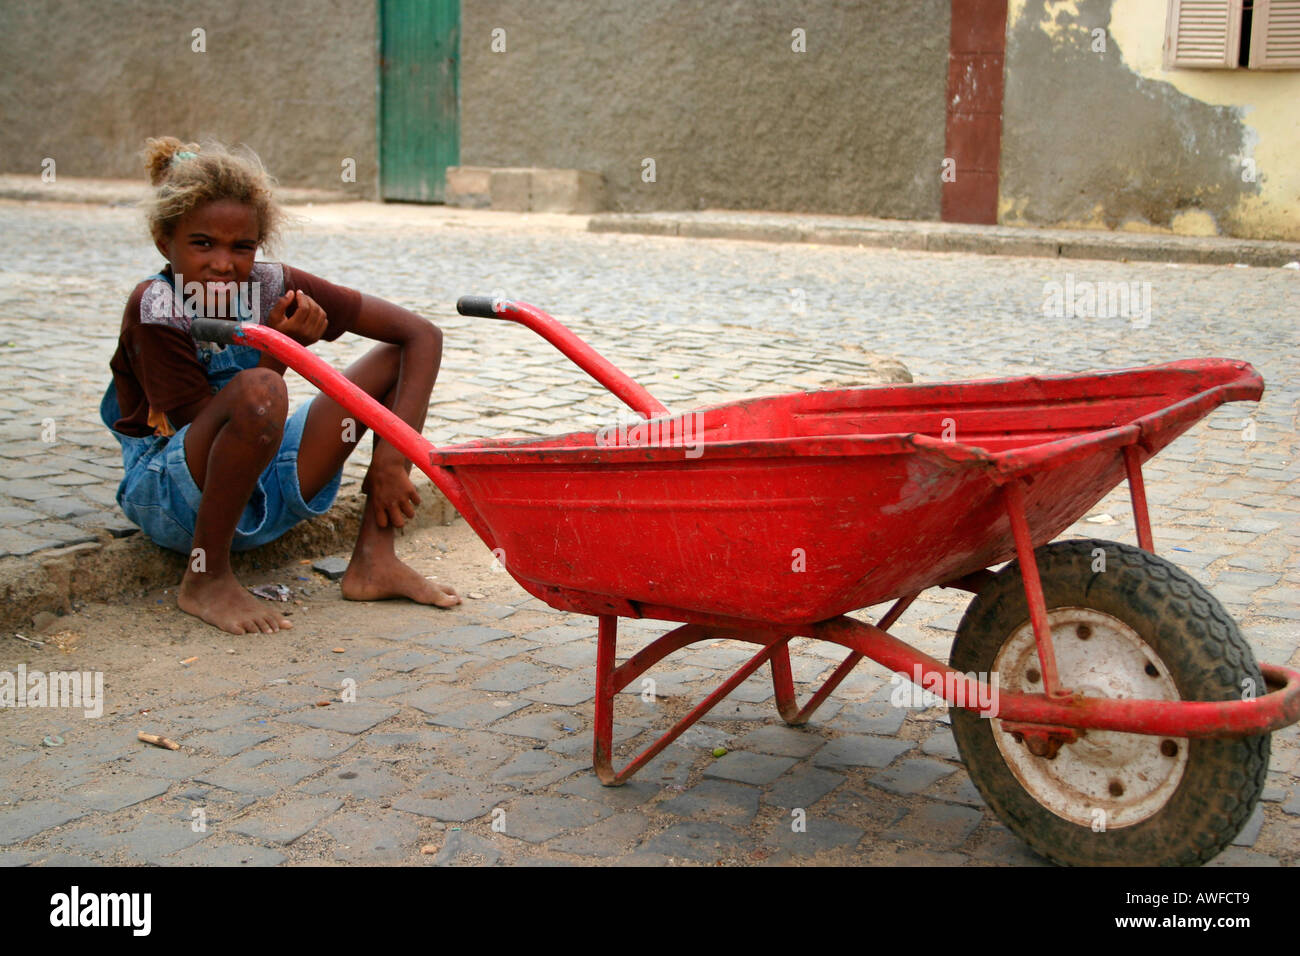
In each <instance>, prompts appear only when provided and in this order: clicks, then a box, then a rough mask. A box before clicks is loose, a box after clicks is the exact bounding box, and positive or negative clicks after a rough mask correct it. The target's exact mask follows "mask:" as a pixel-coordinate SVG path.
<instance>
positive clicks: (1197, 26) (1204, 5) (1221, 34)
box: [1165, 0, 1258, 70]
mask: <svg viewBox="0 0 1300 956" xmlns="http://www.w3.org/2000/svg"><path fill="white" fill-rule="evenodd" d="M1256 6H1257V7H1258V0H1257V3H1256ZM1256 17H1258V14H1256ZM1240 51H1241V0H1169V16H1168V19H1167V20H1166V28H1165V69H1167V70H1168V69H1171V68H1179V67H1181V68H1192V69H1202V70H1215V69H1218V70H1226V69H1232V68H1234V67H1236V66H1237V60H1238V57H1239V56H1240Z"/></svg>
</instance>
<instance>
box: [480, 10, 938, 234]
mask: <svg viewBox="0 0 1300 956" xmlns="http://www.w3.org/2000/svg"><path fill="white" fill-rule="evenodd" d="M461 24H462V31H461V37H462V39H461V57H462V70H461V162H462V163H464V164H466V165H484V166H549V167H565V168H582V169H591V170H595V171H596V172H599V173H602V174H603V175H604V177H605V181H606V190H607V201H608V203H609V206H610V208H613V209H618V210H650V209H697V208H707V207H722V208H731V209H783V210H803V211H815V212H835V213H858V214H870V215H876V216H885V217H894V218H922V219H937V218H938V217H939V190H940V178H939V177H940V172H941V163H942V159H943V145H944V95H945V86H946V83H947V53H948V33H949V3H948V0H878V2H877V0H872V2H868V0H861V2H842V0H839V2H837V0H812V2H806V3H796V2H788V0H765V2H762V3H753V2H747V0H730V2H722V0H716V2H708V3H705V2H689V3H683V2H674V0H637V2H628V0H545V2H542V0H537V2H530V3H526V4H524V3H518V2H508V0H475V2H473V3H465V4H463V8H462V14H461ZM796 28H799V29H802V30H804V31H805V35H806V50H807V52H804V53H795V52H793V51H792V48H791V47H792V31H793V30H795V29H796ZM494 29H501V30H504V31H505V44H506V50H505V52H503V53H502V52H493V51H492V39H493V33H492V31H493V30H494ZM498 36H499V34H498ZM646 158H652V159H654V161H655V175H656V181H655V182H654V183H646V182H644V181H643V180H642V170H643V165H642V161H643V160H644V159H646Z"/></svg>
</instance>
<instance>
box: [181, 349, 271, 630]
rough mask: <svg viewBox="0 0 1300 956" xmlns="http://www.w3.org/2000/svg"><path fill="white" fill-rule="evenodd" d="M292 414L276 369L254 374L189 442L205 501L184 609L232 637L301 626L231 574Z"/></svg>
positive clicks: (203, 415)
mask: <svg viewBox="0 0 1300 956" xmlns="http://www.w3.org/2000/svg"><path fill="white" fill-rule="evenodd" d="M288 408H289V400H288V393H287V391H286V389H285V384H284V379H282V378H281V377H280V376H279V375H277V374H276V373H275V372H273V371H271V370H270V369H261V368H258V369H249V370H247V371H243V372H240V373H239V374H238V375H236V376H235V377H234V378H233V379H232V380H231V381H230V384H228V385H227V386H226V387H225V388H223V389H222V390H221V391H219V392H218V393H217V394H216V395H215V396H213V399H212V401H210V402H209V403H208V404H207V405H206V406H205V407H204V409H203V411H201V412H199V414H198V417H196V418H195V419H194V421H193V422H191V423H190V427H189V430H188V431H187V432H186V434H185V461H186V464H187V465H188V466H189V469H190V474H191V475H192V476H193V478H194V482H195V484H197V485H198V486H199V489H200V490H201V491H202V492H203V498H202V500H201V501H200V503H199V511H198V515H197V517H196V519H195V523H194V544H193V548H194V549H195V550H194V551H193V552H192V553H191V555H190V561H189V565H188V566H187V568H186V570H185V577H184V578H182V580H181V586H180V592H179V594H178V596H177V603H178V604H179V605H180V608H181V610H183V611H186V612H188V613H190V614H193V615H194V616H195V617H198V618H202V619H203V620H204V621H207V622H208V623H209V624H212V625H215V626H216V627H219V628H221V629H222V630H223V631H229V632H230V633H232V634H255V633H258V632H261V633H264V634H270V633H272V632H273V631H278V630H279V629H280V628H288V627H292V626H293V625H292V624H291V623H290V622H289V621H288V619H287V618H285V617H284V616H282V615H281V614H278V613H277V612H275V611H274V610H272V609H271V608H269V607H268V606H267V605H266V602H265V601H261V600H258V598H256V597H254V596H253V595H252V594H250V593H249V592H248V591H246V590H245V589H244V588H243V586H242V585H240V583H239V581H238V580H236V578H235V575H234V572H232V571H231V569H230V544H231V541H233V540H234V536H235V526H236V525H237V524H238V523H239V516H240V515H241V514H243V511H244V506H245V505H247V504H248V500H249V498H251V497H252V494H253V489H254V488H256V487H257V479H258V477H259V476H260V475H261V474H262V471H263V469H265V468H266V466H267V465H269V464H270V463H271V460H272V459H273V458H274V457H275V454H276V452H277V451H279V448H280V437H281V435H282V434H283V432H284V422H285V415H286V414H287V412H288Z"/></svg>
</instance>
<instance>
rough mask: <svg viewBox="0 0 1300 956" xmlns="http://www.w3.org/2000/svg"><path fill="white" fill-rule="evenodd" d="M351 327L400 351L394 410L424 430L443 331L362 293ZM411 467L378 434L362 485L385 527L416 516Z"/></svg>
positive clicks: (426, 321) (407, 422)
mask: <svg viewBox="0 0 1300 956" xmlns="http://www.w3.org/2000/svg"><path fill="white" fill-rule="evenodd" d="M351 331H352V332H355V333H356V334H357V335H362V336H365V337H366V338H369V339H375V340H377V341H380V342H388V343H390V344H392V345H396V346H398V347H399V348H400V349H401V350H402V355H401V368H400V370H399V372H398V375H397V385H396V386H395V387H394V395H393V406H392V409H393V414H394V415H396V416H397V417H398V418H400V419H401V420H402V421H404V422H406V424H408V425H410V426H411V427H412V428H414V429H415V430H416V431H417V432H422V431H423V430H424V419H425V416H426V415H427V414H428V411H429V396H430V394H432V392H433V383H434V381H435V379H437V377H438V366H439V364H440V363H441V361H442V331H441V330H440V329H439V328H438V327H437V326H436V325H434V324H433V323H432V322H429V321H428V320H427V319H423V318H421V317H420V316H418V315H416V314H415V313H414V312H411V311H410V310H408V309H404V308H402V307H401V306H398V305H394V304H393V303H391V302H386V301H384V300H383V299H380V298H377V297H375V296H370V295H365V294H362V296H361V309H360V311H359V312H358V314H357V318H356V321H355V322H354V323H353V325H352V328H351ZM409 468H410V463H409V462H408V461H407V460H406V458H405V456H403V455H402V453H401V452H400V451H398V450H397V449H396V448H394V447H393V446H392V445H390V444H389V443H388V442H386V441H384V440H383V439H381V438H378V436H376V442H375V450H374V453H373V455H372V456H371V458H370V470H369V471H368V472H367V473H366V478H365V482H364V483H363V485H362V490H364V491H365V492H366V493H367V494H369V495H370V496H371V498H372V500H373V502H374V504H375V506H376V507H375V514H376V516H377V518H378V522H379V526H380V527H381V528H383V527H387V526H388V524H389V523H390V522H391V523H392V524H393V525H394V526H396V527H401V526H402V525H403V524H405V519H406V518H411V517H414V516H415V505H416V504H418V503H419V495H418V494H417V493H416V491H415V486H414V485H413V484H412V483H411V479H410V476H409V474H408V471H409Z"/></svg>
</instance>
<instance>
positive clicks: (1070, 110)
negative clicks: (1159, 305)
mask: <svg viewBox="0 0 1300 956" xmlns="http://www.w3.org/2000/svg"><path fill="white" fill-rule="evenodd" d="M1166 8H1167V4H1166V2H1165V0H1115V2H1112V0H1073V2H1069V0H1067V2H1049V0H1012V2H1011V4H1010V7H1009V10H1008V18H1007V55H1006V98H1005V100H1004V104H1003V119H1002V178H1001V187H1000V197H999V211H1000V220H1001V221H1002V222H1004V223H1009V224H1026V225H1066V226H1069V225H1077V226H1087V227H1104V228H1112V229H1115V228H1118V229H1133V230H1144V231H1170V232H1177V233H1188V234H1196V235H1214V234H1223V235H1231V236H1238V237H1243V238H1256V239H1290V240H1295V239H1300V163H1297V162H1296V156H1297V155H1298V154H1300V108H1297V106H1296V104H1297V103H1300V72H1295V71H1256V70H1169V71H1166V70H1165V69H1164V68H1163V62H1162V45H1163V42H1164V31H1165V16H1166ZM1097 28H1101V29H1104V30H1105V31H1106V33H1105V37H1104V39H1105V50H1104V51H1101V52H1098V51H1094V50H1093V44H1094V36H1093V30H1094V29H1097ZM1243 158H1253V159H1254V160H1255V182H1249V181H1245V180H1244V179H1243V175H1242V174H1243V169H1244V167H1243V162H1242V160H1243Z"/></svg>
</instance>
